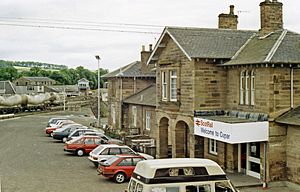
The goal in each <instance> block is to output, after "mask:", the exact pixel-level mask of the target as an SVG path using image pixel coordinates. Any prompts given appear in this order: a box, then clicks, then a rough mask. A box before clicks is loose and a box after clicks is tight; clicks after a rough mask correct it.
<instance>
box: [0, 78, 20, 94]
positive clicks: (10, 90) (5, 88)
mask: <svg viewBox="0 0 300 192" xmlns="http://www.w3.org/2000/svg"><path fill="white" fill-rule="evenodd" d="M14 94H16V89H15V87H14V85H13V84H12V82H10V81H0V95H1V96H9V95H14Z"/></svg>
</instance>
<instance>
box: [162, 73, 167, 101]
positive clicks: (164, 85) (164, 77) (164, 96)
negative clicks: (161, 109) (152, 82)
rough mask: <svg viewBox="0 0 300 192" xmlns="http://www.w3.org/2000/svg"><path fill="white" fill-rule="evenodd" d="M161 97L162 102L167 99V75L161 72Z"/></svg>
mask: <svg viewBox="0 0 300 192" xmlns="http://www.w3.org/2000/svg"><path fill="white" fill-rule="evenodd" d="M161 85H162V87H161V96H162V99H163V100H166V99H167V73H166V72H165V71H163V72H161Z"/></svg>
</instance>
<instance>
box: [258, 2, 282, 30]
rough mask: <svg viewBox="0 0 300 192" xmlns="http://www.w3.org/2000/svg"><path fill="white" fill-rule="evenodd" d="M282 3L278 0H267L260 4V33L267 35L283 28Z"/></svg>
mask: <svg viewBox="0 0 300 192" xmlns="http://www.w3.org/2000/svg"><path fill="white" fill-rule="evenodd" d="M282 5H283V4H282V3H281V2H278V1H277V0H272V1H271V0H265V1H264V2H261V3H260V4H259V6H260V20H261V21H260V22H261V24H260V25H261V28H260V30H259V31H260V34H261V35H262V36H263V35H267V34H269V33H271V32H273V31H276V30H279V29H283V19H282V18H283V15H282Z"/></svg>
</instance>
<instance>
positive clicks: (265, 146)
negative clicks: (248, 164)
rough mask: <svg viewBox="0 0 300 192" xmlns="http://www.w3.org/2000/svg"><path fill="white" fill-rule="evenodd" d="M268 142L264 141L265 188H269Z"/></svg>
mask: <svg viewBox="0 0 300 192" xmlns="http://www.w3.org/2000/svg"><path fill="white" fill-rule="evenodd" d="M267 184H268V183H267V142H264V182H263V188H264V189H267V188H268V185H267Z"/></svg>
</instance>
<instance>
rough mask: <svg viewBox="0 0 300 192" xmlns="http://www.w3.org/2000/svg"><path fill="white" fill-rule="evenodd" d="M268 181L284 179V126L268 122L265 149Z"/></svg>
mask: <svg viewBox="0 0 300 192" xmlns="http://www.w3.org/2000/svg"><path fill="white" fill-rule="evenodd" d="M267 167H268V169H267V175H268V181H283V180H286V126H285V125H279V124H277V123H273V122H270V124H269V141H268V149H267Z"/></svg>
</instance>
